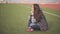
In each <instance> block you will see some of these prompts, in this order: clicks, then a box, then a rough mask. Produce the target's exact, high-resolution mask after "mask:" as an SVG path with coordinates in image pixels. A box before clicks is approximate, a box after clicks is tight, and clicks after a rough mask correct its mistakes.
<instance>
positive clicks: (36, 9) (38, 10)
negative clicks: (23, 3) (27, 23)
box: [33, 4, 42, 21]
mask: <svg viewBox="0 0 60 34" xmlns="http://www.w3.org/2000/svg"><path fill="white" fill-rule="evenodd" d="M33 8H34V18H35V19H36V20H37V21H39V20H40V19H39V18H40V15H41V13H42V10H41V8H40V7H39V5H38V4H33Z"/></svg>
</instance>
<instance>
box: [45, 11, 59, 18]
mask: <svg viewBox="0 0 60 34" xmlns="http://www.w3.org/2000/svg"><path fill="white" fill-rule="evenodd" d="M44 13H46V14H49V15H53V16H56V17H60V16H59V15H57V14H53V13H49V12H46V11H44Z"/></svg>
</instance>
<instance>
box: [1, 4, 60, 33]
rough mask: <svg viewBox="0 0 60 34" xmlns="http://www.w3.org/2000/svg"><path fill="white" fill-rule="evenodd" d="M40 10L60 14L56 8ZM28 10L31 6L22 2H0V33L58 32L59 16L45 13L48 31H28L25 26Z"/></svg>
mask: <svg viewBox="0 0 60 34" xmlns="http://www.w3.org/2000/svg"><path fill="white" fill-rule="evenodd" d="M42 10H44V11H48V12H50V13H55V14H57V15H60V12H59V11H58V10H53V9H48V10H47V9H46V8H43V9H42ZM30 11H31V7H30V6H28V5H24V4H0V34H60V27H59V26H60V18H59V17H55V16H52V15H49V14H45V13H44V15H45V16H46V19H47V22H48V26H49V29H48V31H46V32H41V31H34V32H31V33H28V32H27V31H26V28H27V23H28V22H27V21H28V16H29V14H30Z"/></svg>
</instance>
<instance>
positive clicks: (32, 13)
mask: <svg viewBox="0 0 60 34" xmlns="http://www.w3.org/2000/svg"><path fill="white" fill-rule="evenodd" d="M31 15H34V6H33V5H32V11H31Z"/></svg>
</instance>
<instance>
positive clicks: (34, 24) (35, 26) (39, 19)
mask: <svg viewBox="0 0 60 34" xmlns="http://www.w3.org/2000/svg"><path fill="white" fill-rule="evenodd" d="M43 21H44V24H43ZM45 22H46V19H45V16H44V15H43V13H42V10H41V9H40V7H39V5H38V4H33V5H32V11H31V14H30V17H29V22H28V29H27V31H28V32H32V31H34V30H41V31H42V30H43V29H44V28H43V27H45V25H46V24H47V23H46V24H45ZM42 26H43V27H42ZM45 29H46V28H45Z"/></svg>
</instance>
